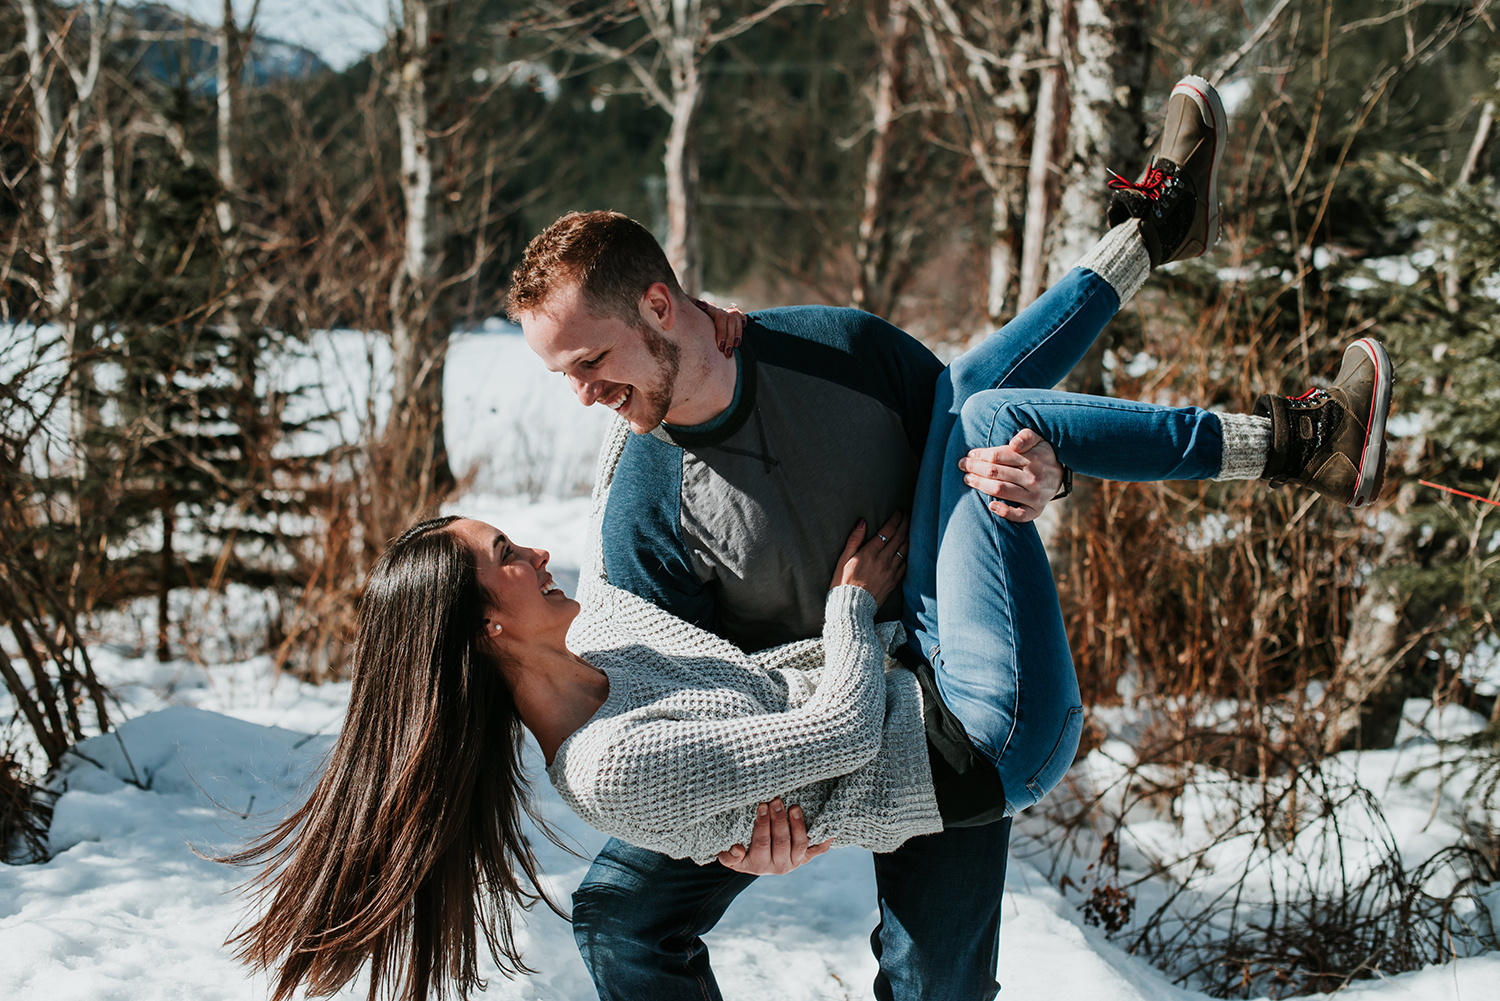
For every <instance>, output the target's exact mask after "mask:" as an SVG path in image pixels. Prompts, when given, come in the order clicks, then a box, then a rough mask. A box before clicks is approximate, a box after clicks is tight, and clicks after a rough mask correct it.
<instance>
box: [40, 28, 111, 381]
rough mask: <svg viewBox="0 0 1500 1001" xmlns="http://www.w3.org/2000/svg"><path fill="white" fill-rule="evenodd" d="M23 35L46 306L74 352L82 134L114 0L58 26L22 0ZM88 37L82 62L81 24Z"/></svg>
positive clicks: (97, 82) (86, 126)
mask: <svg viewBox="0 0 1500 1001" xmlns="http://www.w3.org/2000/svg"><path fill="white" fill-rule="evenodd" d="M19 2H20V6H21V13H22V17H23V18H24V22H25V32H24V37H23V38H22V43H21V44H22V45H23V47H24V48H25V50H26V58H27V63H28V67H27V69H28V72H27V78H26V86H27V89H28V91H29V92H30V96H31V106H32V117H33V122H34V126H35V136H36V140H35V141H36V146H35V155H36V165H37V178H38V188H39V198H38V205H37V212H38V214H39V215H40V217H41V222H42V254H43V256H44V257H45V259H46V266H47V277H46V281H45V284H44V291H43V294H42V300H43V303H44V305H45V307H46V311H47V315H48V317H49V318H50V319H51V320H52V322H54V323H57V324H59V325H61V326H62V327H63V330H64V333H65V335H66V342H67V347H68V350H69V353H70V354H72V353H76V351H77V349H78V347H79V345H77V344H75V343H74V340H75V337H76V326H77V320H78V314H77V301H76V297H75V295H74V276H73V260H72V256H73V255H72V237H71V232H72V229H73V226H74V224H75V222H76V220H77V214H78V208H79V202H80V198H81V193H82V187H81V174H82V162H83V154H84V149H85V136H86V133H87V129H88V127H89V125H90V124H91V118H92V112H93V102H94V95H95V92H96V90H97V89H98V84H99V71H100V67H101V63H102V57H103V53H104V43H105V41H106V39H107V38H108V37H109V31H110V25H111V23H112V22H113V20H114V14H115V0H109V2H108V4H105V3H102V2H101V0H92V2H91V3H89V4H88V7H87V15H86V16H85V15H83V13H82V12H81V11H80V12H77V13H75V14H74V15H73V16H72V17H70V18H68V19H67V20H65V21H64V22H63V24H62V25H61V27H59V26H56V25H53V24H51V23H49V22H48V20H47V18H46V13H47V12H46V11H44V10H43V9H42V8H40V7H39V6H38V4H37V0H19ZM80 20H81V21H83V22H84V27H85V29H86V30H87V32H88V38H87V50H86V53H85V55H84V57H83V59H82V61H80V60H79V59H78V58H77V56H76V55H75V53H74V51H73V49H72V48H70V46H69V36H70V35H71V33H72V31H73V30H75V28H76V26H77V25H78V22H79V21H80Z"/></svg>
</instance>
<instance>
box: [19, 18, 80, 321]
mask: <svg viewBox="0 0 1500 1001" xmlns="http://www.w3.org/2000/svg"><path fill="white" fill-rule="evenodd" d="M21 14H22V16H23V18H24V19H25V24H26V37H25V46H26V58H27V63H28V65H27V71H28V77H27V82H28V85H29V87H30V90H31V100H32V109H33V113H34V118H35V129H36V159H37V181H38V188H39V191H38V195H39V198H38V200H37V201H38V204H37V211H38V213H39V214H40V215H41V217H42V254H43V256H44V257H46V259H47V283H46V285H45V290H46V291H45V292H44V294H43V297H42V299H43V302H44V304H45V305H46V307H47V313H48V315H49V316H50V317H51V318H53V319H54V320H60V319H61V318H62V317H63V316H64V315H65V314H66V312H67V309H68V306H69V304H70V303H71V302H72V300H73V273H72V270H71V269H70V267H69V262H68V258H67V256H66V254H65V252H64V250H63V244H64V238H63V233H64V229H65V227H66V212H65V209H64V206H65V201H64V198H63V193H62V179H61V178H60V177H59V176H58V171H57V166H56V158H57V153H58V145H59V143H60V141H61V136H60V135H59V125H58V113H57V95H56V94H55V91H54V88H53V87H52V86H51V81H52V74H51V72H50V71H49V67H48V66H47V58H46V57H47V41H46V39H45V38H44V37H43V31H42V19H41V13H40V12H39V11H38V10H37V6H36V0H21Z"/></svg>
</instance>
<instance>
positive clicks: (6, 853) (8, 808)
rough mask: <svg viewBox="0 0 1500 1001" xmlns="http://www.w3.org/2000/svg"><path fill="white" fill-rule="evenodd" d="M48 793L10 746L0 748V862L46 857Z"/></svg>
mask: <svg viewBox="0 0 1500 1001" xmlns="http://www.w3.org/2000/svg"><path fill="white" fill-rule="evenodd" d="M51 819H52V808H51V803H50V796H49V794H48V793H47V792H46V791H45V790H42V789H40V788H38V787H37V786H36V785H35V784H34V783H33V782H32V781H31V780H30V779H29V778H28V777H27V774H26V770H25V769H24V768H22V766H21V763H20V762H19V761H17V760H16V757H15V754H14V752H13V751H12V750H11V749H10V748H8V747H7V748H4V749H3V750H0V862H7V863H14V862H26V861H30V860H32V859H39V858H46V856H47V825H48V824H49V823H50V822H51Z"/></svg>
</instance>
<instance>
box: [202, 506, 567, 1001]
mask: <svg viewBox="0 0 1500 1001" xmlns="http://www.w3.org/2000/svg"><path fill="white" fill-rule="evenodd" d="M455 520H456V519H455V518H437V519H433V520H431V521H424V522H422V523H421V524H418V525H416V526H414V527H413V528H411V529H409V530H408V531H407V532H406V533H405V534H403V535H402V536H401V537H400V538H398V539H396V540H395V541H394V542H392V543H391V544H390V546H389V547H387V549H386V551H385V553H384V554H382V556H381V558H380V560H379V562H378V563H377V564H376V566H375V568H374V570H373V571H371V573H370V578H369V581H368V583H367V585H366V588H365V593H364V597H363V598H362V600H361V602H360V610H359V625H358V632H357V637H356V640H355V649H354V683H353V690H352V692H351V695H350V699H349V712H348V715H347V716H346V717H345V720H344V728H343V732H342V733H340V734H339V739H338V742H337V743H336V744H335V745H334V748H333V751H332V753H331V755H330V756H329V759H328V764H327V768H326V770H325V771H324V773H323V777H322V779H321V780H320V781H319V782H318V785H317V788H316V789H314V790H313V793H312V795H311V796H310V797H309V798H308V800H307V802H306V803H305V804H303V805H302V806H301V807H300V808H299V809H298V810H297V811H296V812H295V813H293V814H292V815H291V816H290V817H288V818H287V819H286V820H285V821H283V822H282V823H281V824H279V825H277V826H276V827H275V828H274V829H273V830H272V831H270V832H269V833H268V834H266V835H265V836H264V837H262V838H261V839H260V840H259V841H257V842H255V843H254V844H252V845H251V846H249V847H248V848H246V849H245V850H244V851H241V852H238V853H236V854H234V855H230V856H227V857H225V858H224V859H222V860H221V861H225V862H232V863H235V864H239V865H252V864H260V865H264V867H265V868H264V869H263V870H262V871H261V872H260V874H259V875H257V876H256V877H255V878H254V879H253V880H252V881H251V886H253V887H254V893H255V898H256V901H257V903H258V904H265V903H266V901H269V904H268V905H267V906H266V909H265V913H264V915H263V916H262V917H261V918H260V919H259V920H258V921H256V922H255V923H254V924H253V925H251V926H249V927H248V928H245V929H244V930H242V931H238V932H236V933H235V935H234V936H233V937H232V938H231V939H230V940H229V944H231V945H233V946H235V947H236V949H237V952H236V954H237V955H238V956H239V958H240V959H242V960H244V961H245V962H248V963H250V964H252V965H254V966H255V967H257V968H259V969H266V970H271V971H273V972H272V979H273V982H274V983H275V993H274V994H273V998H274V999H275V1001H284V999H286V998H288V997H290V996H291V994H292V992H293V991H294V990H296V988H297V986H298V985H299V984H304V983H305V984H306V985H307V988H308V991H309V993H312V994H331V993H333V992H334V991H337V990H338V989H339V988H341V987H343V986H344V985H345V984H347V983H348V982H349V981H350V980H351V979H353V978H354V976H355V975H356V974H357V973H358V972H359V969H360V967H361V966H362V965H363V964H364V962H365V961H366V960H369V961H370V993H369V998H370V1001H375V999H376V998H378V997H382V996H384V997H390V998H401V999H410V1001H418V999H422V998H426V997H428V996H429V993H435V995H436V996H437V997H439V998H442V997H446V996H447V995H448V993H449V991H450V989H451V990H454V991H456V992H457V993H458V995H459V996H460V997H463V996H467V994H468V993H469V992H470V991H471V990H473V989H475V988H476V987H477V988H479V989H483V987H484V982H483V981H482V980H481V979H480V978H479V974H478V968H477V959H478V954H477V950H476V944H477V941H476V938H477V937H476V932H475V930H476V928H477V929H481V930H483V932H484V937H485V940H486V943H487V944H488V946H489V950H490V955H491V956H492V957H493V958H494V960H495V963H496V964H497V965H498V966H499V967H500V969H501V970H502V971H503V972H504V973H505V974H506V975H507V976H510V975H512V974H514V973H517V972H531V971H530V970H529V969H528V968H527V967H526V965H525V964H524V963H523V962H522V960H521V954H520V950H519V949H518V948H517V947H516V942H515V927H514V925H513V923H512V910H513V908H514V907H516V906H519V907H523V908H529V907H530V906H531V905H532V904H534V903H535V902H536V901H538V900H542V901H545V902H546V904H547V905H548V906H549V907H551V908H552V910H554V911H557V912H558V913H559V914H561V913H562V912H561V911H558V908H557V905H556V904H554V903H553V902H552V900H551V899H550V898H548V897H547V895H546V894H545V892H543V891H542V889H541V887H540V885H539V883H538V875H539V872H540V869H539V866H538V863H537V860H536V857H535V856H534V855H533V854H532V851H531V848H530V846H529V845H528V844H527V841H526V838H525V836H524V835H523V834H522V831H521V818H522V814H523V813H526V814H529V815H531V816H532V818H533V820H534V821H537V820H538V818H536V816H535V814H534V813H533V812H532V807H531V802H530V799H529V795H528V793H529V784H528V781H527V778H526V775H525V773H524V772H523V771H522V769H521V730H522V726H521V721H520V717H519V716H518V715H517V713H516V708H515V704H514V702H513V701H512V699H511V696H510V691H509V689H508V688H507V687H506V685H505V682H504V680H503V679H502V677H501V674H500V670H499V667H498V665H497V664H496V663H495V661H494V660H493V659H492V658H490V657H489V656H487V655H486V654H485V652H484V651H483V650H482V649H481V648H480V646H479V641H480V635H481V626H482V623H483V615H484V601H483V599H484V596H483V594H482V593H481V590H480V585H479V582H478V580H477V578H476V576H475V571H474V561H473V558H472V557H471V556H470V554H469V552H468V550H467V549H466V548H465V547H464V545H463V544H462V543H461V542H460V541H459V540H458V539H457V538H455V537H454V536H453V534H452V533H451V532H449V531H448V530H447V528H448V526H449V525H450V524H451V523H452V522H453V521H455ZM539 826H541V829H542V830H543V831H544V832H545V833H547V834H548V836H549V837H550V836H551V832H550V830H548V829H547V828H546V826H545V825H539ZM522 876H524V881H523V880H522V878H521V877H522Z"/></svg>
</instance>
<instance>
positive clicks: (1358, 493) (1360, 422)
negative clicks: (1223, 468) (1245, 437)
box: [1255, 337, 1393, 507]
mask: <svg viewBox="0 0 1500 1001" xmlns="http://www.w3.org/2000/svg"><path fill="white" fill-rule="evenodd" d="M1392 376H1393V372H1392V370H1391V359H1390V356H1389V355H1387V354H1386V353H1385V348H1383V347H1381V346H1380V342H1379V341H1376V340H1373V339H1371V338H1369V337H1363V338H1360V339H1359V340H1357V341H1355V342H1354V343H1353V344H1351V345H1349V346H1348V347H1347V348H1345V349H1344V364H1343V365H1342V366H1341V367H1340V368H1339V374H1338V378H1337V379H1334V380H1333V385H1332V386H1330V387H1329V388H1328V389H1327V390H1322V389H1309V390H1308V391H1307V392H1305V393H1303V394H1302V395H1301V396H1294V397H1285V396H1270V395H1267V396H1262V397H1261V398H1260V399H1259V400H1257V401H1256V403H1255V413H1256V416H1258V417H1269V418H1270V419H1271V452H1270V458H1269V459H1267V460H1266V468H1265V471H1264V472H1263V473H1261V476H1262V478H1264V479H1268V480H1270V481H1271V485H1272V486H1278V487H1279V486H1282V485H1284V484H1287V483H1292V484H1296V485H1297V486H1303V487H1311V488H1312V489H1314V490H1316V491H1317V492H1318V493H1320V494H1322V495H1323V496H1324V497H1329V498H1332V499H1333V500H1336V501H1338V502H1339V503H1340V504H1345V505H1348V506H1349V507H1363V506H1365V505H1366V504H1368V503H1370V501H1372V500H1374V499H1375V498H1376V497H1377V496H1378V495H1379V494H1380V487H1381V485H1382V484H1383V483H1384V482H1385V417H1386V414H1387V413H1389V412H1390V409H1391V379H1392Z"/></svg>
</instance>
